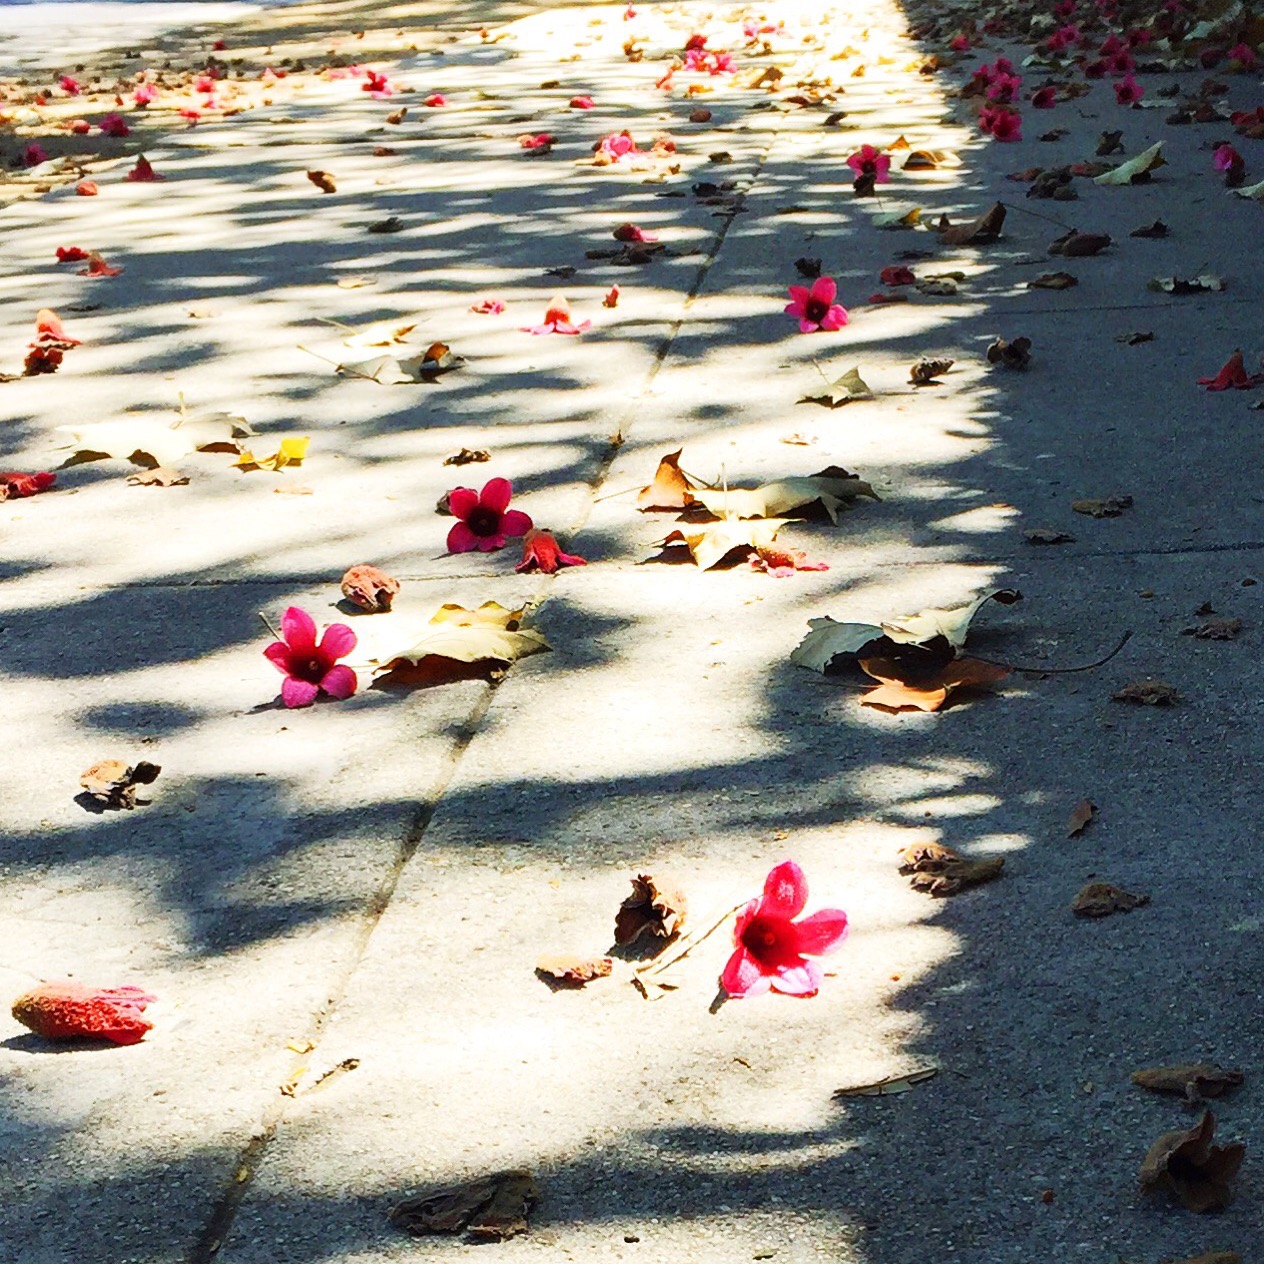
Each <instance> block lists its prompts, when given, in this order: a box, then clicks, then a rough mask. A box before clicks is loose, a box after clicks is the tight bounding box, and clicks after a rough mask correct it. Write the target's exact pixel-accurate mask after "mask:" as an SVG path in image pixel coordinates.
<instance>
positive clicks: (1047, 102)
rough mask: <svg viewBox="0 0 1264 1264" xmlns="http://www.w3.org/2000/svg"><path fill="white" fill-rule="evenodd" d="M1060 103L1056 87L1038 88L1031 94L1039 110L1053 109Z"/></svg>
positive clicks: (1032, 101) (1033, 104) (1033, 102)
mask: <svg viewBox="0 0 1264 1264" xmlns="http://www.w3.org/2000/svg"><path fill="white" fill-rule="evenodd" d="M1057 103H1058V93H1057V89H1055V88H1037V89H1036V91H1035V92H1033V93H1032V94H1031V104H1032V107H1033V108H1034V109H1037V110H1052V109H1053V107H1054V106H1055V105H1057Z"/></svg>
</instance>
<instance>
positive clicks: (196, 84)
mask: <svg viewBox="0 0 1264 1264" xmlns="http://www.w3.org/2000/svg"><path fill="white" fill-rule="evenodd" d="M193 91H194V92H203V93H213V92H214V91H215V79H214V77H213V76H212V75H198V77H197V78H196V79H194V81H193Z"/></svg>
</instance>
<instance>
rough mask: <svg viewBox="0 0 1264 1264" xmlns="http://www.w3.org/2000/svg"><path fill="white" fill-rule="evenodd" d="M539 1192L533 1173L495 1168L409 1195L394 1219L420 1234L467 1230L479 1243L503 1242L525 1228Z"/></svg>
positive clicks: (393, 1222)
mask: <svg viewBox="0 0 1264 1264" xmlns="http://www.w3.org/2000/svg"><path fill="white" fill-rule="evenodd" d="M539 1195H540V1191H539V1188H538V1187H537V1185H536V1183H535V1179H534V1177H533V1176H532V1174H531V1173H530V1172H528V1171H525V1170H519V1171H512V1172H497V1173H495V1174H493V1175H491V1176H483V1177H479V1178H478V1179H477V1180H473V1181H467V1182H465V1183H464V1184H462V1185H457V1186H454V1187H453V1188H451V1189H445V1190H439V1191H438V1192H436V1193H433V1194H423V1195H418V1196H417V1197H415V1198H406V1199H404V1201H403V1202H401V1203H399V1204H398V1205H397V1206H396V1207H394V1208H393V1209H392V1211H391V1214H390V1219H391V1223H392V1224H393V1225H395V1227H396V1228H399V1229H403V1230H404V1231H405V1232H407V1233H411V1234H414V1235H416V1236H418V1237H420V1236H422V1235H425V1234H430V1233H462V1232H468V1233H469V1235H470V1237H471V1238H473V1239H475V1240H477V1241H491V1242H503V1241H504V1240H505V1239H507V1238H512V1237H514V1236H516V1235H517V1234H520V1233H526V1232H527V1229H528V1225H527V1214H528V1213H529V1212H530V1210H531V1208H532V1207H534V1206H535V1204H536V1200H537V1199H538V1198H539Z"/></svg>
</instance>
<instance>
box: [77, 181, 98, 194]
mask: <svg viewBox="0 0 1264 1264" xmlns="http://www.w3.org/2000/svg"><path fill="white" fill-rule="evenodd" d="M75 192H76V193H77V194H78V195H79V196H80V197H96V195H97V194H98V193H100V192H101V190H100V189H98V188H97V184H96V181H95V180H80V181H79V183H78V184H76V185H75Z"/></svg>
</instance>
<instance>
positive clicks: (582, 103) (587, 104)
mask: <svg viewBox="0 0 1264 1264" xmlns="http://www.w3.org/2000/svg"><path fill="white" fill-rule="evenodd" d="M594 104H595V103H594V101H593V99H592V97H571V109H572V110H591V109H592V108H593V105H594Z"/></svg>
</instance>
